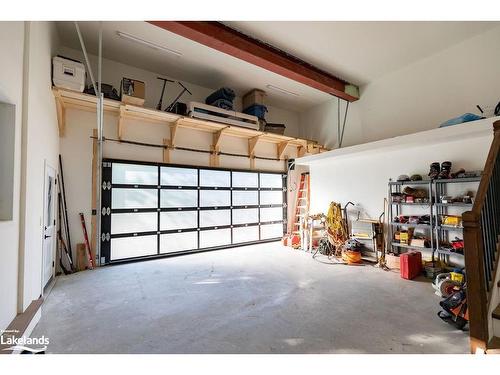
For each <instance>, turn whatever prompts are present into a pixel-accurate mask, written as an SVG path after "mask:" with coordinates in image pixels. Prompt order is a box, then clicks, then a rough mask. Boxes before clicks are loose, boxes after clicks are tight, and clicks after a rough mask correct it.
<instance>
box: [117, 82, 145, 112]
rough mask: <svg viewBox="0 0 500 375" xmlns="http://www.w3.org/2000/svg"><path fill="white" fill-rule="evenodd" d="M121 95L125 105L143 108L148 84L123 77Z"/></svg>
mask: <svg viewBox="0 0 500 375" xmlns="http://www.w3.org/2000/svg"><path fill="white" fill-rule="evenodd" d="M120 95H121V97H122V102H123V103H127V104H133V105H138V106H141V107H142V106H144V98H145V97H146V84H145V83H144V82H142V81H138V80H136V79H131V78H125V77H123V78H122V83H121V85H120Z"/></svg>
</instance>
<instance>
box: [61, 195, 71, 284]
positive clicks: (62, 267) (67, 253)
mask: <svg viewBox="0 0 500 375" xmlns="http://www.w3.org/2000/svg"><path fill="white" fill-rule="evenodd" d="M58 206H59V210H58V222H59V228H58V230H57V239H58V241H59V245H60V250H59V252H60V255H61V257H60V259H59V264H60V266H61V269H62V270H63V272H64V274H65V275H68V274H70V273H72V272H74V271H75V267H74V265H73V259H71V256H70V254H69V251H68V247H67V246H66V243H65V242H64V239H63V238H62V234H61V231H62V220H61V219H62V201H61V193H59V205H58ZM63 251H64V255H66V259H67V260H68V263H69V266H70V270H68V269H67V268H66V267H65V266H64V264H63V261H62V252H63Z"/></svg>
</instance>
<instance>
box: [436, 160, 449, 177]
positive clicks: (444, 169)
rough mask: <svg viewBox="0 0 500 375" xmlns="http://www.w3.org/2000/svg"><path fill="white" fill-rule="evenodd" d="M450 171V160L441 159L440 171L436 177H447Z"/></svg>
mask: <svg viewBox="0 0 500 375" xmlns="http://www.w3.org/2000/svg"><path fill="white" fill-rule="evenodd" d="M450 173H451V161H443V162H442V163H441V172H439V175H438V177H437V178H438V179H440V180H443V179H448V178H450Z"/></svg>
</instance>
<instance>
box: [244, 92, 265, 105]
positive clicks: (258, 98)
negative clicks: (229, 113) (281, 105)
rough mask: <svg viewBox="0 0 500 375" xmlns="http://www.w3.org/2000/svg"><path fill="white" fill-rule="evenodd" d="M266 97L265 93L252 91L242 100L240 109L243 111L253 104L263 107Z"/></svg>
mask: <svg viewBox="0 0 500 375" xmlns="http://www.w3.org/2000/svg"><path fill="white" fill-rule="evenodd" d="M265 97H266V92H265V91H263V90H259V89H253V90H252V91H249V92H247V93H246V94H245V95H244V96H243V99H242V108H243V109H244V110H245V109H246V108H249V107H251V106H252V105H254V104H259V105H265V103H264V99H265Z"/></svg>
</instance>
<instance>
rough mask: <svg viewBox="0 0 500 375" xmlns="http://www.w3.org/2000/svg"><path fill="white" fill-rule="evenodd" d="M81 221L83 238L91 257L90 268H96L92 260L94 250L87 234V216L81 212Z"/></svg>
mask: <svg viewBox="0 0 500 375" xmlns="http://www.w3.org/2000/svg"><path fill="white" fill-rule="evenodd" d="M80 221H81V222H82V230H83V238H84V240H85V247H86V248H87V255H88V258H89V268H90V269H91V270H92V269H94V261H93V260H92V251H91V250H90V244H89V236H88V235H87V226H86V225H85V216H83V213H81V212H80Z"/></svg>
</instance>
